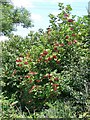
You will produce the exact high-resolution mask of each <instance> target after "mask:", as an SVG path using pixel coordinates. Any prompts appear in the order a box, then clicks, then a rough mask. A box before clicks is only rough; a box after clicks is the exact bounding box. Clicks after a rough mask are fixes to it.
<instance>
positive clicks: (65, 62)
mask: <svg viewBox="0 0 90 120" xmlns="http://www.w3.org/2000/svg"><path fill="white" fill-rule="evenodd" d="M59 10H60V13H59V14H58V15H57V16H54V15H52V14H50V15H49V17H50V28H49V29H48V31H47V33H41V34H40V33H36V34H32V35H31V36H27V38H26V40H29V39H30V40H31V42H30V44H29V45H30V47H29V45H28V44H26V43H25V45H27V46H28V47H26V46H24V44H23V47H22V48H21V51H20V52H21V53H22V54H23V55H21V54H20V55H17V56H16V57H15V59H14V67H13V72H12V74H10V77H12V79H13V78H15V79H13V80H11V79H10V80H9V81H10V82H13V84H15V85H16V86H17V89H15V88H14V91H15V90H16V92H15V93H16V95H17V99H18V100H19V102H20V104H21V106H22V108H24V107H25V106H26V107H27V108H28V109H29V110H30V111H35V110H39V109H40V108H42V107H43V106H44V105H45V103H46V102H47V101H50V100H55V99H60V97H61V96H63V97H69V98H71V99H74V101H75V102H74V103H73V106H74V104H75V105H76V104H77V103H79V104H80V105H81V106H85V102H84V100H85V83H86V81H87V79H85V75H84V74H83V71H84V70H85V69H86V67H87V64H86V60H87V58H88V57H87V53H88V47H87V45H86V44H85V43H86V41H85V38H86V36H87V35H88V32H87V31H88V27H87V26H88V19H87V17H86V16H84V17H83V18H81V17H78V18H77V20H76V19H75V18H76V16H75V15H71V14H70V12H71V10H72V8H71V7H70V5H67V6H66V7H64V6H63V4H62V3H59ZM35 35H37V37H36V36H35ZM32 38H36V39H33V40H34V42H32ZM20 43H22V41H20ZM27 43H29V42H27ZM16 47H17V46H16ZM86 47H87V49H86ZM28 48H30V49H28ZM12 50H13V49H12ZM5 59H6V58H5ZM9 59H10V58H9ZM84 64H85V65H84ZM5 65H6V64H5ZM9 65H10V64H9ZM10 66H11V65H10ZM10 66H8V71H9V72H10V69H9V67H10ZM7 76H8V75H7ZM14 80H15V81H14ZM6 81H7V79H6ZM6 81H5V82H6ZM17 82H18V83H17ZM8 89H9V88H8ZM77 109H78V108H77ZM77 109H75V110H76V111H77ZM79 110H80V111H81V110H82V111H83V109H82V108H79Z"/></svg>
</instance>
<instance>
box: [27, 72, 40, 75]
mask: <svg viewBox="0 0 90 120" xmlns="http://www.w3.org/2000/svg"><path fill="white" fill-rule="evenodd" d="M29 74H30V75H37V74H38V73H37V72H29Z"/></svg>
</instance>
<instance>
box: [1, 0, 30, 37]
mask: <svg viewBox="0 0 90 120" xmlns="http://www.w3.org/2000/svg"><path fill="white" fill-rule="evenodd" d="M0 10H1V19H0V23H1V29H0V32H1V34H3V35H9V34H10V33H11V32H12V31H15V30H16V26H18V25H21V26H23V27H24V28H28V27H31V26H32V24H31V20H30V13H29V12H28V11H27V10H26V9H25V8H14V6H13V5H12V4H11V3H9V2H7V0H5V1H4V2H3V1H0Z"/></svg>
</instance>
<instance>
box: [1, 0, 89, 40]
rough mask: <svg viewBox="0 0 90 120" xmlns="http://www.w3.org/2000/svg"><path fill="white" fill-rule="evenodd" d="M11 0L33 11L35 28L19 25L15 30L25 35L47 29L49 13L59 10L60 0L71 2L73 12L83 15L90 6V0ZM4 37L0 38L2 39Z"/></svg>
mask: <svg viewBox="0 0 90 120" xmlns="http://www.w3.org/2000/svg"><path fill="white" fill-rule="evenodd" d="M11 2H12V3H13V5H14V6H16V7H21V6H22V7H25V8H26V9H27V10H28V11H29V12H30V13H31V20H32V22H33V24H34V28H29V29H25V28H22V27H20V26H19V27H18V31H17V32H14V34H18V35H21V36H22V37H25V36H26V35H27V34H28V33H29V32H30V30H34V31H38V29H39V28H42V29H44V30H46V28H47V27H48V26H49V17H48V15H49V14H50V13H53V14H57V13H58V12H59V11H58V2H62V3H64V5H67V4H70V5H71V7H72V8H73V11H72V13H73V14H75V15H78V16H82V15H86V14H87V9H86V8H87V7H88V2H89V0H11ZM3 38H4V37H3ZM3 38H0V40H1V39H3Z"/></svg>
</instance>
